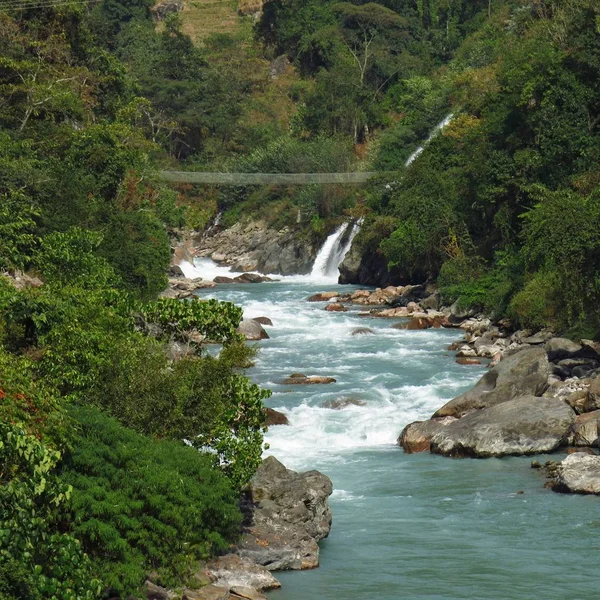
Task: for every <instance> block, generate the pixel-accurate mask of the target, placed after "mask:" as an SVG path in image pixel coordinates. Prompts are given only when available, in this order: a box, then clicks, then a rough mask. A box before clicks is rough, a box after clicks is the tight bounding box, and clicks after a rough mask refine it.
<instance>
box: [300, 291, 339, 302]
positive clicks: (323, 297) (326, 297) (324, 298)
mask: <svg viewBox="0 0 600 600" xmlns="http://www.w3.org/2000/svg"><path fill="white" fill-rule="evenodd" d="M339 295H340V294H339V292H320V293H319V294H313V295H312V296H310V297H308V298H307V300H308V302H329V301H330V300H331V299H332V298H337V297H338V296H339Z"/></svg>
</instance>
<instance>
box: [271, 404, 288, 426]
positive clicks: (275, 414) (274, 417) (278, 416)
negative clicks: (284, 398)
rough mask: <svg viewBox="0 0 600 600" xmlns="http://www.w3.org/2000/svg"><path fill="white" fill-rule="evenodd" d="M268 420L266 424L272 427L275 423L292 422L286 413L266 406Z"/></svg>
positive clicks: (285, 423)
mask: <svg viewBox="0 0 600 600" xmlns="http://www.w3.org/2000/svg"><path fill="white" fill-rule="evenodd" d="M265 414H266V420H265V425H266V426H267V427H271V426H273V425H289V424H290V422H289V421H288V418H287V417H286V415H284V414H283V413H282V412H279V411H278V410H275V409H273V408H265Z"/></svg>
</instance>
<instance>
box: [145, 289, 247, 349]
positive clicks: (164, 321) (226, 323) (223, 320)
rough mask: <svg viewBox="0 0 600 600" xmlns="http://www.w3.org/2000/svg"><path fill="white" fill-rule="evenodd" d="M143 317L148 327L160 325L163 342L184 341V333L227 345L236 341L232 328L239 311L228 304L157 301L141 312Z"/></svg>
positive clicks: (233, 328) (193, 299)
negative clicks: (170, 339) (168, 339)
mask: <svg viewBox="0 0 600 600" xmlns="http://www.w3.org/2000/svg"><path fill="white" fill-rule="evenodd" d="M143 315H144V317H145V318H146V320H147V321H148V322H149V323H155V324H157V325H160V327H161V329H162V332H163V334H164V336H166V337H167V338H169V337H171V336H173V337H174V338H175V339H178V340H182V339H183V340H186V339H188V337H187V335H186V333H188V332H190V331H194V332H196V333H198V334H199V335H201V336H202V337H203V338H205V339H207V340H210V341H212V342H217V343H225V344H227V343H231V342H233V341H236V340H239V336H238V334H237V333H236V328H237V327H238V325H239V324H240V321H241V320H242V316H243V311H242V309H241V308H240V307H239V306H236V305H235V304H232V303H231V302H220V301H218V300H200V299H198V298H192V299H190V300H188V301H186V302H181V301H179V300H174V299H172V298H159V299H158V300H155V301H154V302H151V303H149V304H147V305H146V306H145V307H144V308H143Z"/></svg>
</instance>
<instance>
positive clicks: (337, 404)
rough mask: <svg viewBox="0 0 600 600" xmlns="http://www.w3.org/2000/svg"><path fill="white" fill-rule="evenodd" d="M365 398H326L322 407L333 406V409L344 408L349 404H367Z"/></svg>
mask: <svg viewBox="0 0 600 600" xmlns="http://www.w3.org/2000/svg"><path fill="white" fill-rule="evenodd" d="M366 405H367V403H366V402H365V401H364V400H359V399H358V398H336V399H335V400H326V401H325V402H323V403H322V404H321V408H331V409H332V410H342V409H344V408H347V407H348V406H366Z"/></svg>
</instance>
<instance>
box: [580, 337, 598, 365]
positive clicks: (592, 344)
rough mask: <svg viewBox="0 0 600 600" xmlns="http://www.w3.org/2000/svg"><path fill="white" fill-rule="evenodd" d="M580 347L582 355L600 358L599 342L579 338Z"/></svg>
mask: <svg viewBox="0 0 600 600" xmlns="http://www.w3.org/2000/svg"><path fill="white" fill-rule="evenodd" d="M581 348H582V352H583V355H584V356H589V357H590V358H595V359H598V360H600V342H596V341H594V340H581Z"/></svg>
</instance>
